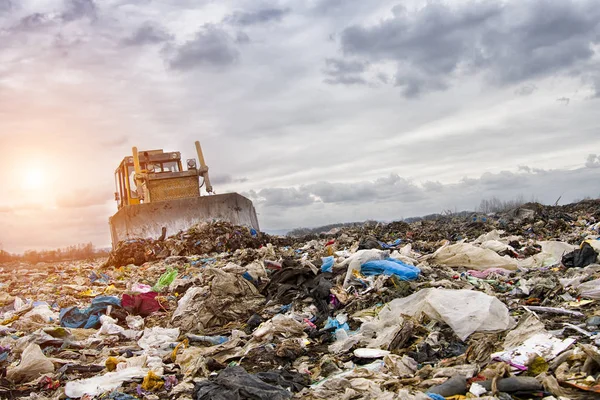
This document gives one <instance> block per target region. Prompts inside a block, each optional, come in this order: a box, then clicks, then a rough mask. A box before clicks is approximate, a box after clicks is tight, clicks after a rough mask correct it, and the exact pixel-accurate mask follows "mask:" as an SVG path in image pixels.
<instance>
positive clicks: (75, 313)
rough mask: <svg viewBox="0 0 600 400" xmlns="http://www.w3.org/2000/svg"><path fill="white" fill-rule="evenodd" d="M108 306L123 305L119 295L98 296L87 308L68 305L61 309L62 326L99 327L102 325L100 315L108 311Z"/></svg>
mask: <svg viewBox="0 0 600 400" xmlns="http://www.w3.org/2000/svg"><path fill="white" fill-rule="evenodd" d="M108 306H113V307H121V300H120V299H119V298H118V297H111V296H98V297H96V298H95V299H94V300H92V304H91V305H90V306H89V307H88V308H87V309H85V310H80V309H79V308H77V307H68V308H63V309H62V310H60V314H59V316H60V326H64V327H66V328H84V329H91V328H97V327H98V326H99V325H100V315H102V314H105V313H106V309H107V308H108Z"/></svg>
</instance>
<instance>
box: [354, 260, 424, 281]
mask: <svg viewBox="0 0 600 400" xmlns="http://www.w3.org/2000/svg"><path fill="white" fill-rule="evenodd" d="M360 272H361V273H362V274H363V275H366V276H371V275H382V274H383V275H396V276H397V277H399V278H400V279H401V280H403V281H414V280H415V279H417V278H418V277H419V274H420V273H421V270H420V269H419V268H417V267H415V266H412V265H408V264H405V263H403V262H402V261H400V260H395V259H393V258H388V259H386V260H373V261H367V262H366V263H364V264H363V265H362V266H361V267H360Z"/></svg>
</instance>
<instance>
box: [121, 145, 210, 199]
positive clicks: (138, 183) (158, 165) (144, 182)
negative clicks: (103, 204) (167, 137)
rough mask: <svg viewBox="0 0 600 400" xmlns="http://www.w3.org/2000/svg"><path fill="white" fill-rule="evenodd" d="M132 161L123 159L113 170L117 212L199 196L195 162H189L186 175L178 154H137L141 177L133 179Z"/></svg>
mask: <svg viewBox="0 0 600 400" xmlns="http://www.w3.org/2000/svg"><path fill="white" fill-rule="evenodd" d="M134 157H135V156H130V157H125V158H124V159H123V161H121V163H120V164H119V167H118V168H117V169H116V170H115V188H116V191H115V201H116V202H117V208H118V209H121V208H122V207H124V206H127V205H134V204H142V203H148V202H151V201H164V200H170V199H177V198H185V197H197V196H199V195H200V186H199V184H198V172H197V171H196V166H195V160H188V171H183V168H182V165H181V154H180V153H179V152H164V151H163V150H148V151H140V152H139V153H138V158H139V166H140V175H141V177H138V179H136V169H135V160H134ZM192 161H194V162H192ZM139 178H141V179H139Z"/></svg>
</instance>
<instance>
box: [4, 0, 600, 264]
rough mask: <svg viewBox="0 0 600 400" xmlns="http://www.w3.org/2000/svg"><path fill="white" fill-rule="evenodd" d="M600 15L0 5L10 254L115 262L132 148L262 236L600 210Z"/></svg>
mask: <svg viewBox="0 0 600 400" xmlns="http://www.w3.org/2000/svg"><path fill="white" fill-rule="evenodd" d="M598 5H599V4H598V0H560V1H550V0H514V1H501V0H487V1H470V0H469V1H465V0H452V1H450V0H438V1H433V0H432V1H417V0H403V1H400V0H396V1H383V0H371V1H364V0H307V1H291V0H265V1H262V0H257V1H252V2H250V1H241V0H240V1H236V0H233V1H226V0H221V1H208V0H205V1H203V0H193V1H192V0H178V1H164V0H163V1H158V0H138V1H125V0H103V1H99V0H96V1H94V0H0V149H1V150H2V157H0V194H1V196H0V243H1V245H0V248H2V249H4V250H7V251H10V252H22V251H24V250H26V249H50V248H56V247H63V246H67V245H71V244H77V243H82V242H90V241H91V242H93V243H94V244H95V245H96V246H98V247H105V246H108V245H109V244H110V234H109V230H108V217H109V216H110V215H112V214H113V213H114V212H115V211H116V204H115V202H114V199H113V192H114V176H113V173H114V169H115V168H116V167H117V165H118V164H119V162H120V161H121V160H122V158H123V157H125V156H127V155H129V154H130V152H131V147H132V146H137V147H139V148H140V149H154V148H163V149H165V150H169V151H181V152H182V155H183V157H184V158H190V157H194V145H193V144H194V141H195V140H200V141H201V143H202V146H203V149H204V155H205V158H206V161H207V164H208V166H209V168H210V174H211V180H212V183H213V186H214V188H215V191H216V192H217V193H227V192H239V193H242V194H243V195H245V196H247V197H249V198H250V199H251V200H252V201H253V202H254V205H255V206H256V209H257V213H258V218H259V222H260V226H261V229H262V230H265V231H273V230H280V229H293V228H296V227H313V226H320V225H324V224H328V223H334V222H346V221H361V220H367V219H377V220H386V221H389V220H395V219H400V218H406V217H412V216H418V215H424V214H429V213H436V212H441V211H443V210H464V209H474V208H475V207H476V206H477V205H478V204H479V202H480V200H481V199H482V198H490V197H492V196H496V197H498V198H500V199H505V200H508V199H513V198H515V197H516V196H519V195H521V196H523V197H524V198H526V199H535V200H538V201H540V202H544V203H554V202H556V200H557V199H559V198H560V202H559V203H560V204H564V203H567V202H570V201H573V200H576V199H581V198H583V197H586V196H591V197H598V196H599V195H600V179H599V178H600V157H599V154H600V118H599V117H598V115H599V113H598V110H600V7H598Z"/></svg>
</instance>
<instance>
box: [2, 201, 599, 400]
mask: <svg viewBox="0 0 600 400" xmlns="http://www.w3.org/2000/svg"><path fill="white" fill-rule="evenodd" d="M599 229H600V201H585V202H581V203H577V204H572V205H568V206H562V207H547V206H541V205H539V204H529V205H525V206H522V207H520V208H519V209H516V210H511V211H510V212H508V213H503V214H495V215H484V216H482V215H469V216H465V215H460V216H441V217H439V218H437V219H428V220H421V221H416V222H412V223H410V224H409V223H404V222H394V223H391V224H365V225H363V226H353V227H348V228H341V229H335V230H332V231H330V232H327V233H323V234H320V235H313V236H310V237H304V238H288V237H286V238H280V237H272V236H269V235H266V234H263V233H260V232H256V231H254V230H251V229H249V228H246V227H239V226H232V225H230V224H228V223H224V222H219V221H215V222H211V223H205V224H202V225H199V226H196V227H193V228H192V229H190V230H188V231H185V232H179V233H177V234H175V235H172V236H170V237H168V238H163V239H162V240H151V239H140V240H134V241H128V242H123V243H120V244H119V245H118V246H117V248H116V249H115V251H113V253H112V254H111V255H110V257H109V259H108V260H96V261H85V262H84V261H79V262H69V263H56V264H36V265H28V264H23V263H9V264H5V265H2V266H1V268H0V276H1V278H2V279H1V280H0V282H1V283H0V307H1V308H0V398H30V399H67V398H69V399H87V400H89V399H121V400H123V399H193V400H200V399H202V400H205V399H206V400H208V399H265V400H266V399H291V398H297V399H409V400H410V399H423V400H426V399H435V400H439V399H444V398H445V399H456V400H457V399H464V398H482V399H484V398H485V399H541V398H545V399H589V398H596V397H597V396H600V350H599V347H600V303H599V301H600V263H599V261H600V260H599V259H598V254H599V252H600V240H599V239H600V232H599Z"/></svg>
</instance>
